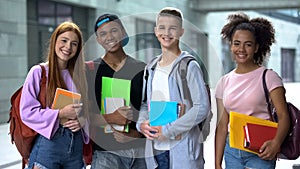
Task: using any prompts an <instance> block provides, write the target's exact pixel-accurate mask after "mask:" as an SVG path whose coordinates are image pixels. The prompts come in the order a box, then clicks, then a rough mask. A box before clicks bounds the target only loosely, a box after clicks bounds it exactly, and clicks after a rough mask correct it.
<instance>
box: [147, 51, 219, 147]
mask: <svg viewBox="0 0 300 169" xmlns="http://www.w3.org/2000/svg"><path fill="white" fill-rule="evenodd" d="M155 59H156V57H155V58H154V59H153V60H155ZM153 60H151V61H150V63H151V62H152V61H153ZM193 60H195V61H196V59H195V58H194V57H193V56H188V57H185V58H183V59H181V60H180V61H179V69H178V71H179V74H180V78H181V81H182V85H183V86H182V89H183V97H184V99H188V100H190V98H191V93H190V90H189V88H188V85H187V79H186V75H187V67H188V65H189V63H190V62H191V61H193ZM145 70H146V72H145V81H146V85H147V80H148V76H149V72H148V71H147V68H146V69H145ZM205 87H206V91H207V94H208V98H209V103H210V105H211V95H210V88H209V85H208V84H205ZM144 92H145V93H144V97H143V98H144V99H143V101H146V99H147V96H146V95H147V93H146V92H147V91H146V87H145V91H144ZM212 117H213V113H212V111H211V110H210V111H209V113H208V115H207V117H206V118H205V120H204V121H202V122H201V123H199V124H198V126H199V128H200V130H201V131H202V136H203V141H205V140H206V139H207V137H208V135H209V133H210V122H211V119H212Z"/></svg>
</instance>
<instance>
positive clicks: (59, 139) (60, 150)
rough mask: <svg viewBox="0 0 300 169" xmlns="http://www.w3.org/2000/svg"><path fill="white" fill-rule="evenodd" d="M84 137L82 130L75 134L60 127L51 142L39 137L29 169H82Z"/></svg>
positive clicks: (30, 158) (31, 156) (31, 155)
mask: <svg viewBox="0 0 300 169" xmlns="http://www.w3.org/2000/svg"><path fill="white" fill-rule="evenodd" d="M82 151H83V136H82V132H81V130H79V131H77V132H75V133H73V132H72V131H71V130H69V129H68V128H64V127H62V126H61V125H60V127H59V128H58V130H57V131H56V133H55V135H54V136H53V138H51V139H50V140H49V139H47V138H46V137H44V136H42V135H39V136H38V137H37V138H36V141H35V143H34V146H33V148H32V151H31V153H30V157H29V164H28V169H29V168H33V166H34V165H35V166H37V167H39V168H40V169H54V168H63V169H82V168H84V167H85V166H84V162H83V156H82Z"/></svg>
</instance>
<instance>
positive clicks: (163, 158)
mask: <svg viewBox="0 0 300 169" xmlns="http://www.w3.org/2000/svg"><path fill="white" fill-rule="evenodd" d="M154 151H155V154H156V155H155V156H154V158H155V160H156V162H157V164H158V166H157V167H156V169H169V168H170V151H168V150H166V151H159V150H154Z"/></svg>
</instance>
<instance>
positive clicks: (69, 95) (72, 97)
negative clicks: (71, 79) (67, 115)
mask: <svg viewBox="0 0 300 169" xmlns="http://www.w3.org/2000/svg"><path fill="white" fill-rule="evenodd" d="M80 98H81V95H80V94H79V93H75V92H72V91H68V90H65V89H62V88H57V89H56V91H55V95H54V99H53V104H52V109H62V108H64V107H65V106H67V105H69V104H74V103H76V104H79V103H80ZM66 121H68V119H61V120H60V123H61V124H63V123H65V122H66Z"/></svg>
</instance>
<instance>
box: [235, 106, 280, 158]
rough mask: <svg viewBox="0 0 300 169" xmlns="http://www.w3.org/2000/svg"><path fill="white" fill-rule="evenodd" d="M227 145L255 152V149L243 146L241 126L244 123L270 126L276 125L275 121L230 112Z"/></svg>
mask: <svg viewBox="0 0 300 169" xmlns="http://www.w3.org/2000/svg"><path fill="white" fill-rule="evenodd" d="M229 121H230V122H229V133H230V134H229V145H230V147H232V148H237V149H240V150H244V151H248V152H251V153H255V154H257V152H255V151H251V150H249V149H247V148H245V147H244V141H245V140H244V138H245V136H244V129H243V126H245V125H246V123H253V124H261V125H266V126H271V127H277V123H275V122H272V121H270V120H264V119H260V118H257V117H253V116H248V115H245V114H241V113H237V112H232V111H231V112H230V120H229Z"/></svg>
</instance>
